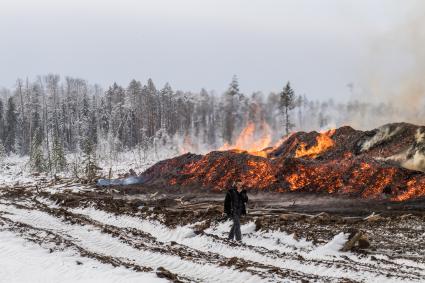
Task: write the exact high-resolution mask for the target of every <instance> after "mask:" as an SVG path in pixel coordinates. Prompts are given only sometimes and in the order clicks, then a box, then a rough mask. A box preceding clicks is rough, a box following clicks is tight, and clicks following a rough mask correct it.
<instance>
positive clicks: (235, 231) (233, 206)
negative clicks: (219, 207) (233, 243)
mask: <svg viewBox="0 0 425 283" xmlns="http://www.w3.org/2000/svg"><path fill="white" fill-rule="evenodd" d="M247 202H248V195H247V194H246V190H244V189H243V185H242V182H240V181H238V182H236V183H233V185H232V186H231V188H230V189H229V190H228V191H227V193H226V198H225V199H224V212H225V213H226V214H227V216H228V217H229V218H232V220H233V226H232V229H230V233H229V240H233V238H235V237H236V240H237V241H241V240H242V234H241V224H240V217H241V215H245V214H246V206H245V205H246V203H247Z"/></svg>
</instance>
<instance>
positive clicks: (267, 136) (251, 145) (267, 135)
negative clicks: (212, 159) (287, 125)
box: [219, 122, 272, 157]
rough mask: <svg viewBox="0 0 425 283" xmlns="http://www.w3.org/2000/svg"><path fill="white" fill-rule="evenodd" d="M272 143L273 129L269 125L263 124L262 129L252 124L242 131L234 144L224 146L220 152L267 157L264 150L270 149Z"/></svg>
mask: <svg viewBox="0 0 425 283" xmlns="http://www.w3.org/2000/svg"><path fill="white" fill-rule="evenodd" d="M271 142H272V135H271V129H270V127H269V125H267V123H262V125H261V127H260V129H257V128H256V125H255V124H254V123H252V122H250V123H248V125H247V126H246V127H245V128H244V129H243V130H242V132H241V133H240V134H239V136H238V138H237V139H236V141H235V143H234V144H231V145H229V144H227V143H226V144H224V145H223V146H222V147H220V148H219V150H220V151H224V150H234V151H235V152H244V151H246V152H248V153H249V154H251V155H256V156H261V157H267V151H265V150H264V149H265V148H267V147H270V145H271Z"/></svg>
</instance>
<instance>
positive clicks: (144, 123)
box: [0, 74, 376, 173]
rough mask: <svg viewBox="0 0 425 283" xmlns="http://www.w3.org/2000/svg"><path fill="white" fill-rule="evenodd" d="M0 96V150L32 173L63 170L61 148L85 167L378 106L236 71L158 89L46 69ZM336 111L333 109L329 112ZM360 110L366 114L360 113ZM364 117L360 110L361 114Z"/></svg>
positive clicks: (317, 125)
mask: <svg viewBox="0 0 425 283" xmlns="http://www.w3.org/2000/svg"><path fill="white" fill-rule="evenodd" d="M2 93H3V95H2V96H0V155H2V154H3V155H5V154H12V153H14V154H18V155H29V156H30V165H31V168H32V169H33V170H36V171H49V172H53V173H54V172H59V171H62V170H64V169H65V168H66V166H67V160H66V153H75V152H78V153H81V154H82V156H83V160H82V162H83V163H84V166H83V168H84V170H85V173H90V172H91V170H92V168H93V167H95V164H96V150H97V149H99V148H101V149H102V154H110V155H113V154H115V153H117V152H124V151H127V150H132V149H135V148H137V149H139V150H141V151H143V152H147V151H149V150H153V149H155V150H160V149H161V147H164V146H167V145H170V144H173V143H176V140H183V139H190V141H191V142H190V143H191V144H192V145H193V144H197V145H202V146H203V147H204V148H209V149H216V148H218V147H220V146H221V145H223V144H224V143H227V144H232V142H234V140H235V138H236V137H237V135H238V134H239V132H240V131H241V129H243V128H244V127H245V126H246V125H247V124H248V123H253V124H255V125H258V130H260V131H261V130H265V129H264V125H267V127H268V129H267V130H269V131H271V132H272V133H273V134H274V137H275V138H279V137H281V136H282V135H284V134H288V133H289V132H291V131H292V130H294V129H296V130H310V129H321V128H324V127H326V126H328V125H329V124H330V123H334V124H336V125H338V123H339V124H342V123H344V120H346V119H347V120H349V119H350V118H352V117H354V116H355V115H357V113H359V112H360V113H361V112H362V111H363V112H365V111H366V112H368V111H369V112H370V111H376V109H375V108H373V107H370V106H368V105H366V104H361V103H358V102H350V103H347V104H335V103H334V102H333V101H326V102H319V101H311V100H309V99H307V97H306V96H305V95H298V94H296V92H295V91H294V90H293V88H292V87H291V85H290V83H289V82H288V83H287V84H286V85H285V86H284V87H283V88H282V91H281V92H279V93H273V92H272V93H269V94H267V95H265V94H263V93H261V92H254V93H252V94H250V95H247V94H243V93H241V91H240V89H239V84H238V80H237V78H236V77H234V78H233V79H232V81H231V83H230V85H229V88H228V89H227V90H226V91H225V92H224V93H223V94H218V95H217V94H214V93H212V92H208V91H207V90H205V89H202V90H200V92H199V93H191V92H184V91H180V90H173V88H172V87H171V86H170V85H169V84H168V83H167V84H165V85H164V86H163V87H161V88H157V86H156V85H155V84H154V82H153V81H152V80H151V79H149V80H148V81H147V82H146V83H145V84H143V83H141V82H140V81H137V80H132V81H131V82H130V83H129V84H128V86H125V87H124V86H120V85H118V84H116V83H114V84H113V85H111V86H110V87H109V88H108V89H107V90H103V89H102V88H101V87H100V86H98V85H91V84H89V83H88V82H87V81H86V80H83V79H78V78H71V77H66V78H65V79H61V78H60V77H59V76H58V75H53V74H49V75H47V76H43V77H39V78H38V79H37V80H35V81H29V80H21V79H18V80H17V83H16V87H15V88H14V89H13V90H3V91H2ZM335 113H339V114H337V115H335ZM363 114H364V113H363ZM363 116H364V115H363Z"/></svg>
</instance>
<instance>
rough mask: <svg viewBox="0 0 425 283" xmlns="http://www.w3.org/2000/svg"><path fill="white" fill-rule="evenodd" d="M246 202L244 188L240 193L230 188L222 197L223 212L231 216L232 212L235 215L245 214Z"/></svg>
mask: <svg viewBox="0 0 425 283" xmlns="http://www.w3.org/2000/svg"><path fill="white" fill-rule="evenodd" d="M247 202H248V195H247V194H246V190H242V191H241V192H240V193H239V192H238V191H237V190H236V189H235V188H231V189H229V190H228V191H227V193H226V198H225V199H224V212H225V213H226V214H227V215H229V216H231V215H233V214H234V213H236V214H237V215H246V206H245V205H246V203H247Z"/></svg>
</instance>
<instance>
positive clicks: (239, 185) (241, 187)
mask: <svg viewBox="0 0 425 283" xmlns="http://www.w3.org/2000/svg"><path fill="white" fill-rule="evenodd" d="M235 187H236V190H238V192H241V191H242V189H243V183H242V182H241V181H236V184H235Z"/></svg>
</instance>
